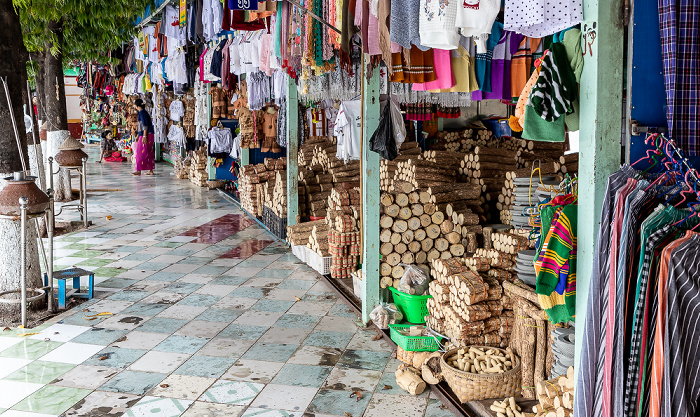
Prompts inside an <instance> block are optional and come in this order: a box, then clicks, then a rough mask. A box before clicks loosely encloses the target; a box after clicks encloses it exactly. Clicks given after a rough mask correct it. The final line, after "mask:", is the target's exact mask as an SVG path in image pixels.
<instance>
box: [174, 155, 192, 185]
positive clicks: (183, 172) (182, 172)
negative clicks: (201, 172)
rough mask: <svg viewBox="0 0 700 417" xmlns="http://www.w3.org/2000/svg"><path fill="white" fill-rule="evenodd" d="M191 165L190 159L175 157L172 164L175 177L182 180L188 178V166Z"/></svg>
mask: <svg viewBox="0 0 700 417" xmlns="http://www.w3.org/2000/svg"><path fill="white" fill-rule="evenodd" d="M176 155H177V154H176ZM191 164H192V158H185V159H183V158H181V157H180V156H179V155H177V156H176V157H175V163H174V164H173V166H174V168H175V177H177V178H178V179H181V180H184V179H187V178H189V176H190V174H189V172H190V165H191Z"/></svg>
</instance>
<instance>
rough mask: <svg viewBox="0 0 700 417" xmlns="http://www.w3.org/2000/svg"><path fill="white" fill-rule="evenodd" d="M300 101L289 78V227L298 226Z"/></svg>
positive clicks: (295, 87) (295, 86)
mask: <svg viewBox="0 0 700 417" xmlns="http://www.w3.org/2000/svg"><path fill="white" fill-rule="evenodd" d="M298 153H299V101H298V97H297V85H296V84H295V83H294V79H292V77H289V76H287V226H292V225H295V224H297V215H298V214H299V190H298V180H299V178H298V174H299V166H298V165H297V154H298Z"/></svg>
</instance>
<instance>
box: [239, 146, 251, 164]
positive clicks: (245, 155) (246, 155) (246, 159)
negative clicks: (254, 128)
mask: <svg viewBox="0 0 700 417" xmlns="http://www.w3.org/2000/svg"><path fill="white" fill-rule="evenodd" d="M248 164H250V149H243V148H241V166H242V167H244V166H246V165H248Z"/></svg>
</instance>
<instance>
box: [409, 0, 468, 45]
mask: <svg viewBox="0 0 700 417" xmlns="http://www.w3.org/2000/svg"><path fill="white" fill-rule="evenodd" d="M458 3H459V2H458V1H454V0H453V1H449V0H447V1H432V0H421V5H420V9H421V10H422V12H421V14H420V19H419V33H420V43H421V45H423V46H428V47H430V48H435V49H445V50H452V49H457V47H458V46H459V32H458V31H457V26H456V20H457V9H458V7H462V6H458Z"/></svg>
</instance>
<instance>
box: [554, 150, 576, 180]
mask: <svg viewBox="0 0 700 417" xmlns="http://www.w3.org/2000/svg"><path fill="white" fill-rule="evenodd" d="M557 174H559V175H560V176H561V177H562V178H563V177H564V176H565V175H566V174H569V176H570V177H573V176H574V175H576V174H578V152H576V153H570V154H568V155H562V156H560V157H559V172H557Z"/></svg>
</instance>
